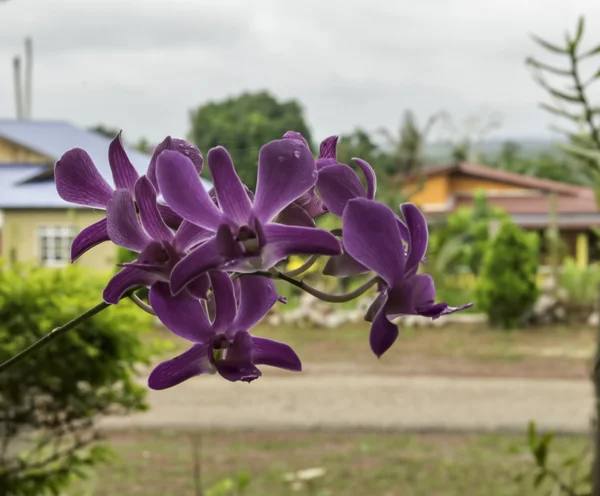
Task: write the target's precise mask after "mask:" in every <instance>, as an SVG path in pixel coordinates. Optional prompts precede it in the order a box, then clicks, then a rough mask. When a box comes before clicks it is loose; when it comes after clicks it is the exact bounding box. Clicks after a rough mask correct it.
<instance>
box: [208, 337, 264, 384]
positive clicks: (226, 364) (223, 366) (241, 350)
mask: <svg viewBox="0 0 600 496" xmlns="http://www.w3.org/2000/svg"><path fill="white" fill-rule="evenodd" d="M215 367H216V368H217V372H219V374H221V376H222V377H224V378H225V379H227V380H228V381H232V382H236V381H244V382H252V381H253V380H254V379H258V378H259V377H260V376H261V372H260V370H258V369H257V368H256V367H255V365H254V364H253V363H252V338H251V337H250V335H249V334H248V333H247V332H244V331H242V332H238V333H237V334H236V335H235V338H234V340H233V343H231V346H230V347H229V348H227V350H226V357H225V359H222V360H217V361H215Z"/></svg>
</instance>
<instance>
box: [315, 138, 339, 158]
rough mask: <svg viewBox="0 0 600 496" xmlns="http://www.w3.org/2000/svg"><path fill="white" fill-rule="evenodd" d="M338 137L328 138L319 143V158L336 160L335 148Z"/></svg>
mask: <svg viewBox="0 0 600 496" xmlns="http://www.w3.org/2000/svg"><path fill="white" fill-rule="evenodd" d="M337 142H338V137H337V136H330V137H329V138H325V139H324V140H323V141H322V142H321V146H320V147H319V158H333V159H336V152H335V151H336V148H337Z"/></svg>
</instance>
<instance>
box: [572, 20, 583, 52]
mask: <svg viewBox="0 0 600 496" xmlns="http://www.w3.org/2000/svg"><path fill="white" fill-rule="evenodd" d="M584 29H585V17H583V16H581V17H580V18H579V20H578V21H577V31H576V33H575V39H574V40H573V47H574V48H575V47H577V45H579V42H580V41H581V37H582V36H583V30H584Z"/></svg>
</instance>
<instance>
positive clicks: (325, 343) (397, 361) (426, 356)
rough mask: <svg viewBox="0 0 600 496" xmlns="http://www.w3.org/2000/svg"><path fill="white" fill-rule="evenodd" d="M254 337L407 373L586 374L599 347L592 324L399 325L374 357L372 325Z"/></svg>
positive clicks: (311, 358)
mask: <svg viewBox="0 0 600 496" xmlns="http://www.w3.org/2000/svg"><path fill="white" fill-rule="evenodd" d="M252 332H253V333H255V334H256V335H259V336H264V337H268V338H271V339H276V340H279V341H284V342H286V343H289V344H290V345H291V346H292V347H293V348H294V349H295V350H296V351H297V352H298V354H299V356H300V357H301V359H302V360H303V362H304V363H305V364H306V367H305V368H306V370H307V371H308V373H310V371H311V369H312V370H318V369H322V368H327V370H328V371H329V370H331V371H332V373H335V370H338V371H342V372H343V371H344V370H346V369H347V367H348V366H350V365H351V366H352V367H355V368H360V370H361V372H368V373H383V374H404V375H415V374H420V375H423V374H425V375H447V376H457V375H458V376H469V375H475V376H499V377H507V376H508V377H548V378H586V377H587V374H588V368H587V366H588V363H589V361H590V360H591V357H592V355H593V351H594V342H595V341H594V340H595V331H594V329H591V328H588V327H577V328H573V327H567V326H554V327H543V328H530V329H524V330H516V331H511V332H506V331H498V330H491V329H488V328H487V327H485V326H484V327H482V326H475V325H469V326H466V325H465V326H456V325H454V326H448V327H442V328H422V329H417V328H410V329H409V328H405V329H401V332H400V337H399V338H398V341H397V342H396V344H395V345H394V346H393V347H392V348H391V349H390V350H389V351H388V352H387V353H386V354H385V355H384V356H383V358H382V359H381V360H377V359H375V357H374V356H373V354H372V353H371V351H370V348H369V341H368V334H369V327H368V324H367V323H364V322H361V323H358V324H348V325H344V326H342V327H340V328H339V329H318V328H314V327H312V326H303V325H298V324H282V325H279V326H269V325H266V324H264V323H263V324H259V325H258V326H257V327H256V328H254V330H253V331H252ZM156 336H159V337H161V338H163V339H169V340H171V341H172V342H173V343H174V346H175V348H176V349H175V350H170V351H169V352H168V355H169V356H171V355H173V354H174V353H177V352H181V351H183V350H185V349H186V348H187V343H186V342H185V341H183V340H181V339H179V338H176V337H174V336H173V335H172V334H171V333H169V332H168V331H166V330H165V329H158V330H157V333H156Z"/></svg>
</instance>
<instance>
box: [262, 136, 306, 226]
mask: <svg viewBox="0 0 600 496" xmlns="http://www.w3.org/2000/svg"><path fill="white" fill-rule="evenodd" d="M316 181H317V171H316V168H315V159H314V157H313V156H312V153H311V152H310V150H309V149H308V148H307V147H306V146H305V145H304V144H303V143H302V142H300V141H299V140H295V139H282V140H275V141H271V142H270V143H267V144H266V145H264V146H263V147H262V148H261V149H260V152H259V154H258V178H257V183H256V195H255V197H254V207H253V210H254V213H255V214H256V217H257V218H258V219H259V220H260V221H261V222H262V223H263V224H264V223H267V222H268V221H270V220H271V219H273V218H274V217H275V216H276V215H277V214H278V213H279V212H281V211H282V210H283V209H284V208H285V207H287V206H288V205H289V204H290V203H292V202H293V201H294V200H295V199H296V198H298V197H299V196H300V195H302V194H303V193H306V192H307V191H308V190H309V189H310V188H312V187H313V186H314V185H315V182H316Z"/></svg>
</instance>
